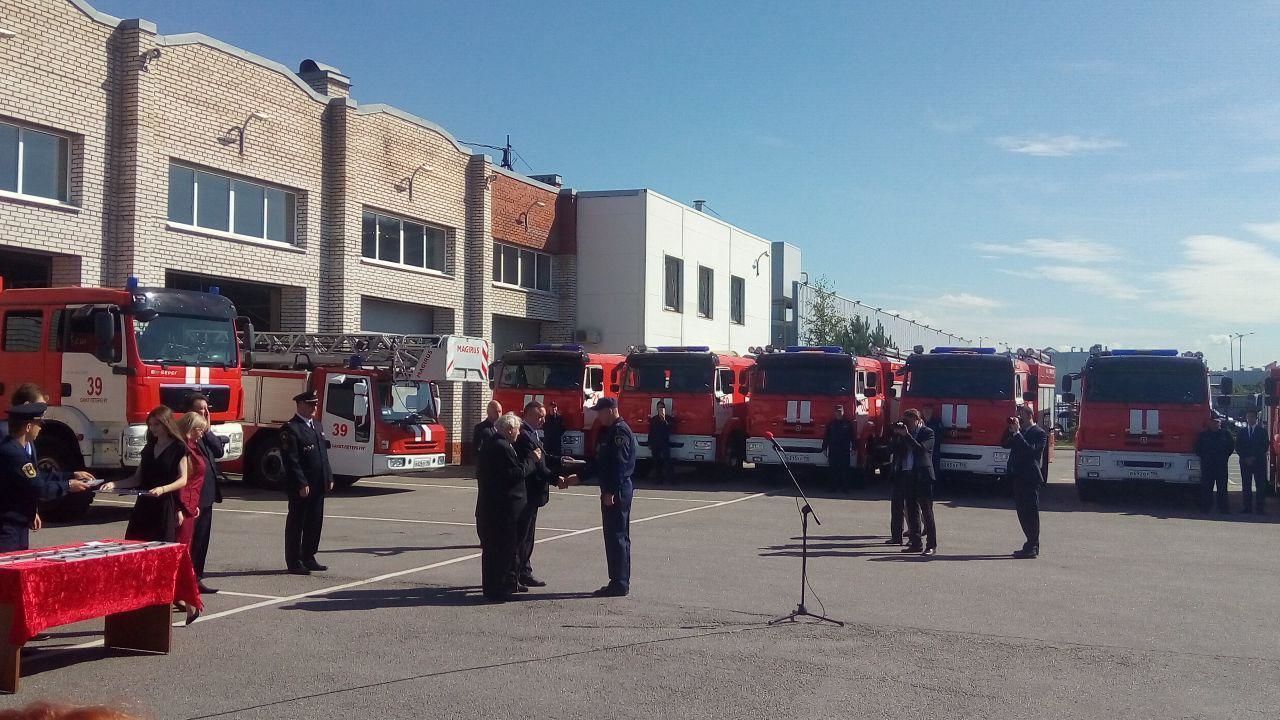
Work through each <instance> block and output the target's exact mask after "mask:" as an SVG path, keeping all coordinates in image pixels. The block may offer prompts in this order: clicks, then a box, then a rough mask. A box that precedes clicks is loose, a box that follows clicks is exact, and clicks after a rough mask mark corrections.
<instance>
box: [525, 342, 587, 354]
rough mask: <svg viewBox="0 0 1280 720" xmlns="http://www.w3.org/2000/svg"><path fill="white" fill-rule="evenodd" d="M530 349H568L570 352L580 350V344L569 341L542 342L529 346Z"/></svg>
mask: <svg viewBox="0 0 1280 720" xmlns="http://www.w3.org/2000/svg"><path fill="white" fill-rule="evenodd" d="M529 349H530V350H568V351H570V352H582V346H581V345H573V344H570V343H550V344H548V343H543V344H541V345H533V346H530V348H529Z"/></svg>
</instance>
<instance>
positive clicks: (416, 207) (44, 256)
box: [0, 0, 576, 458]
mask: <svg viewBox="0 0 1280 720" xmlns="http://www.w3.org/2000/svg"><path fill="white" fill-rule="evenodd" d="M0 29H3V30H4V31H5V32H4V33H0V64H2V65H3V66H4V68H5V71H4V72H3V73H0V273H2V274H3V277H4V282H5V284H6V286H7V287H13V286H17V285H25V286H42V285H70V284H81V285H102V284H106V285H122V284H123V283H124V281H125V279H126V278H127V277H128V276H130V275H133V276H137V277H138V278H139V279H140V280H141V281H142V283H143V284H144V285H165V286H169V287H178V288H187V289H207V288H208V287H210V286H214V285H216V286H218V287H219V288H220V290H221V292H222V293H223V294H225V295H228V296H229V297H231V299H232V300H233V301H234V302H235V303H236V306H237V308H238V309H239V310H240V312H241V313H243V314H245V315H248V316H250V317H251V318H253V320H254V322H255V325H256V326H257V327H259V328H261V329H271V330H281V331H358V330H369V331H394V332H422V333H465V334H470V335H480V336H483V337H488V338H493V339H494V340H495V343H496V344H497V346H498V347H497V348H496V349H497V350H498V351H499V352H500V351H501V350H503V349H505V347H506V346H508V345H510V344H512V343H515V342H528V341H531V340H541V341H547V342H551V341H565V340H570V339H572V334H573V329H574V325H575V320H576V304H575V300H574V297H575V292H576V277H575V275H576V269H575V268H576V262H575V259H574V253H575V250H576V244H575V238H574V224H575V223H574V213H575V209H574V195H573V193H572V192H570V191H568V190H563V189H562V188H561V187H560V186H559V180H558V178H555V177H543V178H540V179H535V178H530V177H525V176H523V175H519V174H517V173H513V172H511V171H509V170H505V169H503V168H500V167H495V166H494V164H493V163H492V162H491V161H490V160H489V158H488V157H486V156H484V155H481V154H476V153H474V152H472V151H471V149H469V148H467V147H465V146H463V145H461V144H460V143H459V142H458V141H457V140H456V139H454V137H453V136H452V135H450V134H449V133H448V132H447V131H445V130H444V129H443V128H440V127H439V126H437V125H435V124H433V123H431V122H429V121H427V120H423V119H421V118H418V117H415V116H414V115H412V114H410V113H407V112H404V111H402V110H398V109H396V108H393V107H389V106H386V105H378V104H368V105H361V104H359V103H357V102H356V101H355V100H354V99H353V98H352V97H351V96H350V88H351V80H350V79H349V78H347V77H346V76H344V75H343V74H342V73H341V71H339V70H338V69H336V68H332V67H329V66H326V65H324V64H323V63H319V62H316V61H313V60H306V61H304V62H302V63H301V65H300V66H299V69H298V71H297V72H294V71H292V70H290V69H289V68H287V67H285V66H284V65H281V64H279V63H277V62H274V61H271V60H267V59H265V58H261V57H258V56H256V55H253V54H251V53H247V52H245V51H243V50H240V49H238V48H235V47H232V46H229V45H227V44H225V43H222V42H220V41H217V40H215V39H212V38H209V37H206V36H204V35H200V34H183V35H161V34H159V33H158V32H157V28H156V27H155V25H154V24H152V23H149V22H147V21H145V20H121V19H118V18H113V17H110V16H108V15H105V14H103V13H100V12H98V11H96V10H95V9H93V8H92V7H91V6H90V5H89V4H87V3H86V2H84V0H10V2H6V3H5V4H4V5H3V7H0ZM442 391H443V393H442V394H443V401H444V402H443V411H444V412H443V414H444V417H443V418H442V419H443V420H444V422H445V423H446V425H447V426H449V427H450V428H451V429H452V430H451V432H452V433H453V435H452V438H451V440H452V446H453V447H452V450H453V457H454V458H457V457H458V453H457V451H458V448H459V447H460V439H461V437H462V434H460V433H459V432H458V430H457V429H458V428H469V427H470V424H471V423H473V422H476V421H478V418H479V415H480V413H481V409H482V407H483V402H484V400H485V398H486V397H487V389H484V388H477V387H468V388H466V389H465V390H464V391H459V390H458V388H452V387H448V386H447V385H446V386H445V387H443V388H442Z"/></svg>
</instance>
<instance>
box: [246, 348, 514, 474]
mask: <svg viewBox="0 0 1280 720" xmlns="http://www.w3.org/2000/svg"><path fill="white" fill-rule="evenodd" d="M252 347H253V351H252V353H251V357H250V361H251V362H252V367H253V369H252V370H249V371H248V372H247V373H246V374H245V379H244V380H245V385H244V388H245V392H244V403H245V406H244V407H245V410H244V416H245V433H246V436H247V437H246V440H245V462H244V464H243V471H244V478H245V480H246V481H247V482H249V483H251V484H256V485H264V486H278V485H279V484H280V483H281V482H283V480H284V466H283V463H282V459H281V452H280V433H279V430H280V425H281V424H282V423H284V422H286V421H287V420H289V418H291V417H293V415H294V412H295V405H294V402H293V399H292V398H293V397H294V396H295V395H297V394H298V393H300V392H303V391H305V390H308V389H311V390H315V391H316V392H317V393H318V394H319V396H320V407H319V419H320V421H321V423H322V424H321V427H322V428H323V429H324V432H325V435H326V436H327V437H328V439H329V442H330V447H329V462H330V464H331V465H332V466H333V473H334V482H335V484H337V485H341V486H349V485H351V484H352V483H354V482H355V481H356V480H358V479H359V478H362V477H369V476H373V475H388V474H398V473H405V472H417V471H422V470H430V469H433V468H438V467H442V466H443V465H444V464H445V462H446V449H447V446H448V433H447V431H446V429H445V427H444V426H443V425H442V424H441V422H440V394H439V388H438V386H437V384H436V383H437V381H444V380H450V381H460V382H484V383H487V382H488V380H489V344H488V342H487V341H485V340H481V339H479V338H470V337H462V336H457V335H443V336H442V335H386V334H378V333H334V334H325V333H258V334H257V335H256V336H255V337H254V342H253V345H252ZM229 469H232V470H234V469H236V468H235V467H234V466H233V467H231V468H229Z"/></svg>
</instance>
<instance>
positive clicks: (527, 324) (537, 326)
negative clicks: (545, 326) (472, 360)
mask: <svg viewBox="0 0 1280 720" xmlns="http://www.w3.org/2000/svg"><path fill="white" fill-rule="evenodd" d="M541 338H542V323H540V322H538V321H537V320H525V319H524V318H513V317H506V316H504V315H494V316H493V356H494V357H499V358H500V357H502V354H503V353H505V352H506V351H508V350H512V349H514V348H515V346H516V345H519V344H523V345H524V346H525V347H529V346H530V345H536V344H538V342H539V341H540V340H541Z"/></svg>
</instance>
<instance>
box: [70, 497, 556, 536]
mask: <svg viewBox="0 0 1280 720" xmlns="http://www.w3.org/2000/svg"><path fill="white" fill-rule="evenodd" d="M94 502H96V503H104V504H106V505H129V506H132V505H133V503H131V502H122V501H119V500H98V499H96V498H95V499H94ZM215 512H220V513H224V512H228V513H241V514H243V515H281V516H284V515H288V513H286V512H281V511H279V510H237V509H235V508H226V507H221V508H218V509H217V510H216V511H215ZM324 517H325V519H326V520H329V519H333V520H369V521H372V522H392V523H414V524H417V525H451V526H453V527H475V526H476V524H475V523H468V522H452V521H449V520H411V519H409V518H385V517H367V516H364V515H330V514H328V513H325V516H324ZM538 529H539V530H551V531H553V532H573V531H572V530H570V529H569V528H553V527H543V528H538Z"/></svg>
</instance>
